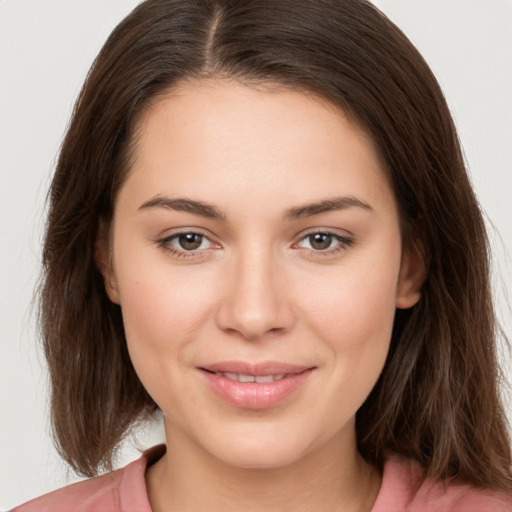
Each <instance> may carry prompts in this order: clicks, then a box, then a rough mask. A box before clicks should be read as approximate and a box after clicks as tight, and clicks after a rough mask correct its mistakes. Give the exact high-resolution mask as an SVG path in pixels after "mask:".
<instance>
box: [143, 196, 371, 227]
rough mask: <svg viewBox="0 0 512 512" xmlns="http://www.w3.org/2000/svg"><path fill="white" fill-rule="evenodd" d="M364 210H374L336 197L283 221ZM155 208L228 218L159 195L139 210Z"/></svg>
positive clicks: (202, 204)
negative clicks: (350, 209)
mask: <svg viewBox="0 0 512 512" xmlns="http://www.w3.org/2000/svg"><path fill="white" fill-rule="evenodd" d="M354 207H356V208H362V209H363V210H367V211H373V208H372V207H371V206H370V205H369V204H368V203H366V202H365V201H362V200H361V199H357V198H356V197H353V196H342V197H334V198H330V199H324V200H322V201H317V202H315V203H310V204H306V205H303V206H297V207H294V208H288V209H287V210H285V211H284V213H283V220H297V219H302V218H304V217H312V216H314V215H318V214H320V213H326V212H332V211H336V210H346V209H348V208H354ZM153 208H166V209H168V210H175V211H181V212H187V213H192V214H194V215H200V216H202V217H207V218H209V219H217V220H222V221H225V220H226V216H225V215H224V214H223V213H222V212H221V211H220V210H219V209H218V208H216V207H215V206H213V205H212V204H210V203H206V202H204V201H196V200H193V199H186V198H174V199H172V198H169V197H166V196H161V195H157V196H155V197H153V198H151V199H149V200H148V201H146V202H144V203H143V204H142V205H141V206H140V207H139V210H149V209H153Z"/></svg>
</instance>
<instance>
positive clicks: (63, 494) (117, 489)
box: [12, 445, 165, 512]
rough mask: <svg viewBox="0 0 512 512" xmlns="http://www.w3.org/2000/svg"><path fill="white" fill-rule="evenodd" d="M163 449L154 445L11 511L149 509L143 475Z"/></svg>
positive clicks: (142, 511)
mask: <svg viewBox="0 0 512 512" xmlns="http://www.w3.org/2000/svg"><path fill="white" fill-rule="evenodd" d="M164 452H165V447H164V446H162V445H161V446H155V447H154V448H151V449H150V450H147V451H145V452H144V453H143V454H142V456H141V457H140V458H139V459H138V460H136V461H134V462H132V463H131V464H128V465H127V466H125V467H124V468H122V469H118V470H116V471H113V472H111V473H107V474H105V475H102V476H99V477H96V478H91V479H90V480H84V481H83V482H78V483H75V484H71V485H68V486H67V487H63V488H62V489H58V490H56V491H53V492H50V493H48V494H45V495H44V496H41V497H39V498H35V499H33V500H31V501H29V502H27V503H25V504H24V505H21V506H19V507H17V508H15V509H14V510H13V511H12V512H36V511H37V512H86V511H94V512H132V511H133V512H146V511H147V512H151V507H150V505H149V500H148V496H147V490H146V483H145V478H144V475H145V472H146V468H147V466H148V464H150V463H151V462H153V461H155V460H156V459H158V458H160V457H161V456H162V455H163V453H164Z"/></svg>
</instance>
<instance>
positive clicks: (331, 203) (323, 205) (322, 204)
mask: <svg viewBox="0 0 512 512" xmlns="http://www.w3.org/2000/svg"><path fill="white" fill-rule="evenodd" d="M354 207H355V208H362V209H363V210H367V211H370V212H372V211H373V208H372V207H371V206H370V205H369V204H368V203H366V202H365V201H362V200H361V199H357V197H353V196H342V197H333V198H331V199H325V200H323V201H318V202H316V203H311V204H306V205H304V206H298V207H296V208H289V209H288V210H286V211H285V212H284V214H283V218H284V219H289V220H295V219H302V218H304V217H312V216H313V215H318V214H320V213H326V212H332V211H336V210H346V209H348V208H354Z"/></svg>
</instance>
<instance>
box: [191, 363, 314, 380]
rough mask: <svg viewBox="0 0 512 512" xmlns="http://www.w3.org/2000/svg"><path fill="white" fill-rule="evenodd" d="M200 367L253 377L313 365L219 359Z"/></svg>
mask: <svg viewBox="0 0 512 512" xmlns="http://www.w3.org/2000/svg"><path fill="white" fill-rule="evenodd" d="M200 368H201V369H202V370H206V371H209V372H212V373H216V372H218V373H238V374H241V375H254V376H255V377H258V376H263V375H283V374H285V375H286V374H297V373H302V372H304V371H306V370H309V369H311V368H313V367H312V366H302V365H296V364H290V363H282V362H278V361H262V362H259V363H249V362H246V361H221V362H218V363H212V364H207V365H204V366H201V367H200Z"/></svg>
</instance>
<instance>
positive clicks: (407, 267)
mask: <svg viewBox="0 0 512 512" xmlns="http://www.w3.org/2000/svg"><path fill="white" fill-rule="evenodd" d="M426 275H427V265H426V261H425V250H424V247H423V243H422V242H421V241H420V240H419V239H417V240H415V241H413V242H411V243H410V244H409V246H408V247H407V248H406V249H405V250H404V252H403V255H402V263H401V265H400V274H399V277H398V284H397V288H396V307H397V308H399V309H407V308H412V307H413V306H414V305H415V304H416V303H417V302H418V301H419V300H420V297H421V288H422V286H423V283H424V281H425V278H426Z"/></svg>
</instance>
